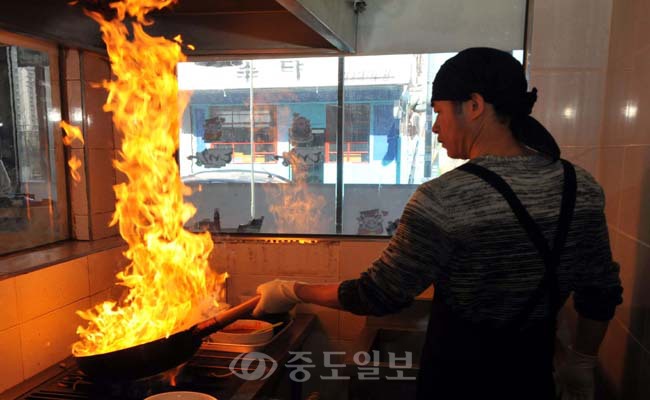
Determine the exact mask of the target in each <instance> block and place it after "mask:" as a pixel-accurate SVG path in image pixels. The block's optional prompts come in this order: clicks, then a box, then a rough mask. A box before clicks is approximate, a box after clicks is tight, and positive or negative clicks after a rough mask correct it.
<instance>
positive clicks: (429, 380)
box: [417, 160, 576, 400]
mask: <svg viewBox="0 0 650 400" xmlns="http://www.w3.org/2000/svg"><path fill="white" fill-rule="evenodd" d="M561 162H562V165H563V167H564V185H563V193H562V205H561V209H560V217H559V223H558V227H557V231H556V236H555V239H554V243H553V249H550V248H549V246H548V243H547V242H546V240H545V238H544V236H543V234H542V232H541V230H540V229H539V226H538V225H537V224H536V223H535V222H534V221H533V219H532V218H531V216H530V214H528V212H527V211H526V209H525V208H524V206H523V205H522V204H521V202H520V201H519V199H518V198H517V196H516V195H515V193H514V192H513V191H512V189H511V188H510V186H508V184H507V183H506V182H505V181H504V180H503V179H502V178H501V177H500V176H499V175H497V174H495V173H494V172H492V171H490V170H488V169H486V168H484V167H481V166H479V165H477V164H472V163H467V164H464V165H463V166H461V167H459V169H460V170H462V171H465V172H468V173H471V174H474V175H476V176H478V177H479V178H481V179H483V180H485V181H486V182H487V183H489V184H490V185H491V186H492V187H494V188H495V189H496V190H498V191H499V192H500V193H501V194H502V195H503V197H504V198H505V199H506V201H508V203H509V205H510V207H511V208H512V211H513V212H514V213H515V215H516V216H517V219H518V220H519V222H520V224H521V226H522V227H523V228H524V229H525V230H526V233H527V234H528V236H529V238H530V240H531V241H532V243H533V244H534V245H535V247H536V248H537V250H538V251H539V254H540V256H541V257H542V259H543V261H544V266H545V272H544V276H543V278H542V280H541V281H540V283H539V285H538V287H537V289H536V290H535V292H534V293H533V295H532V296H531V297H530V298H529V300H528V301H527V302H526V303H525V305H524V307H523V309H522V310H521V312H520V313H519V314H517V316H516V317H515V318H514V319H513V320H511V321H509V322H508V323H506V324H502V325H500V326H498V327H495V326H494V325H492V324H491V323H489V322H484V323H475V322H468V321H465V320H461V319H460V318H458V317H457V315H455V313H454V312H452V310H451V308H450V307H449V306H448V305H447V304H446V303H445V302H444V301H443V300H442V299H440V296H437V295H436V294H434V298H433V303H432V306H431V316H430V319H429V326H428V328H427V339H426V342H425V345H424V349H423V352H422V358H421V362H420V371H419V375H418V382H417V386H418V396H417V398H418V399H440V400H447V399H453V400H456V399H458V400H462V399H517V400H536V399H539V400H542V399H543V400H549V399H553V398H554V397H555V385H554V382H553V353H554V344H555V331H556V319H557V313H558V311H559V309H560V307H561V304H560V299H559V289H558V281H557V277H556V269H557V266H558V264H559V262H560V255H561V253H562V250H563V248H564V243H565V241H566V237H567V234H568V231H569V225H570V223H571V219H572V216H573V209H574V207H575V200H576V177H575V170H574V168H573V166H572V165H571V163H569V162H568V161H565V160H561ZM546 296H549V297H550V301H549V302H548V303H549V307H550V310H548V313H547V315H549V317H548V318H547V319H545V320H542V321H537V322H531V321H530V320H529V316H530V314H531V313H532V312H533V311H534V310H535V308H536V306H538V305H539V304H540V302H541V301H544V299H545V298H546Z"/></svg>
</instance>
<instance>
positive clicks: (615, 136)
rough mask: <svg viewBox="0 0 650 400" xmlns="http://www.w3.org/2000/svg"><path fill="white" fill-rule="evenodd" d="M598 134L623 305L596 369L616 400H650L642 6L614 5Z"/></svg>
mask: <svg viewBox="0 0 650 400" xmlns="http://www.w3.org/2000/svg"><path fill="white" fill-rule="evenodd" d="M613 3H614V5H613V9H612V22H611V35H610V46H609V65H608V68H607V87H606V93H605V107H604V113H603V129H602V131H601V135H600V149H599V152H600V157H599V158H600V164H599V173H600V177H601V183H602V184H603V186H604V189H605V193H606V196H607V200H608V206H607V210H606V212H607V219H608V222H609V226H610V235H611V240H612V243H613V250H614V258H615V259H616V260H617V261H618V262H619V263H620V265H621V278H622V281H623V287H624V290H625V292H624V296H623V304H622V305H621V306H620V307H619V308H618V310H617V313H616V318H615V320H614V321H613V323H612V324H610V330H609V332H608V335H607V337H606V339H605V342H604V346H603V349H602V351H603V357H602V358H603V367H604V370H605V372H606V373H607V376H608V377H609V378H610V380H611V383H612V385H613V388H614V392H615V393H616V394H617V396H619V397H620V398H621V399H648V398H650V40H649V39H648V38H649V37H650V26H648V23H647V21H648V19H649V18H650V3H649V2H648V1H646V0H629V1H614V2H613Z"/></svg>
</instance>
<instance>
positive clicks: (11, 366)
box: [0, 326, 24, 393]
mask: <svg viewBox="0 0 650 400" xmlns="http://www.w3.org/2000/svg"><path fill="white" fill-rule="evenodd" d="M21 349H22V346H21V345H20V328H19V327H18V326H15V327H13V328H9V329H5V330H2V331H0V354H1V355H2V356H1V357H0V371H2V373H0V393H2V392H3V391H5V390H6V389H8V388H10V387H12V386H14V385H17V384H18V383H20V382H21V381H22V380H23V379H24V374H23V364H22V354H21Z"/></svg>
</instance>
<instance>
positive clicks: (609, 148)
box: [530, 0, 650, 400]
mask: <svg viewBox="0 0 650 400" xmlns="http://www.w3.org/2000/svg"><path fill="white" fill-rule="evenodd" d="M533 4H534V9H533V21H532V27H531V28H532V43H531V47H530V51H531V56H530V79H531V84H532V85H534V86H537V88H538V89H539V101H538V104H537V106H536V107H535V110H534V115H535V116H536V117H538V119H539V120H540V121H541V122H543V123H544V124H545V125H546V126H547V127H548V128H549V130H550V131H551V132H552V133H553V134H554V135H555V137H556V138H557V139H558V141H559V143H560V145H561V147H562V150H563V155H564V156H565V157H566V158H568V159H569V160H572V161H573V162H575V163H577V164H578V165H581V166H583V167H585V168H586V169H587V170H588V171H590V172H591V173H592V174H593V175H594V177H596V179H597V180H598V181H599V182H600V183H601V185H602V186H603V189H604V191H605V196H606V208H605V213H606V216H607V222H608V226H609V231H610V242H611V247H612V251H613V256H614V259H615V260H616V261H618V262H619V263H620V266H621V279H622V281H623V287H624V290H625V292H624V302H623V304H622V305H621V306H619V307H618V309H617V313H616V316H615V318H614V320H613V321H612V322H611V323H610V327H609V330H608V333H607V336H606V338H605V340H604V342H603V346H602V347H601V352H600V364H601V367H602V370H603V372H604V377H605V380H606V387H607V386H608V389H609V390H610V391H611V393H610V394H609V395H608V396H611V397H613V398H620V399H626V400H627V399H647V398H650V381H649V379H650V311H649V310H650V295H649V293H650V161H649V160H650V92H649V91H648V88H650V41H649V40H648V37H649V35H650V28H649V27H648V24H647V20H648V18H650V3H649V2H647V1H645V0H629V1H612V0H575V1H570V2H567V1H561V0H553V1H540V0H537V1H534V3H533ZM564 315H565V317H567V318H568V319H569V320H570V319H572V318H573V319H574V318H575V314H574V313H573V311H572V305H571V304H569V305H568V306H567V307H566V309H565V313H564ZM608 398H609V397H608Z"/></svg>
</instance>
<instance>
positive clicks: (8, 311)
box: [0, 278, 18, 331]
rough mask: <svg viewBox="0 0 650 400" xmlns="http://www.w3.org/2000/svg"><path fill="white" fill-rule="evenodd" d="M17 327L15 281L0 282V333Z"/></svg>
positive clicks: (5, 280) (12, 279) (13, 279)
mask: <svg viewBox="0 0 650 400" xmlns="http://www.w3.org/2000/svg"><path fill="white" fill-rule="evenodd" d="M15 325H18V305H17V303H16V279H15V278H9V279H4V280H2V281H0V331H3V330H5V329H8V328H10V327H12V326H15Z"/></svg>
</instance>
